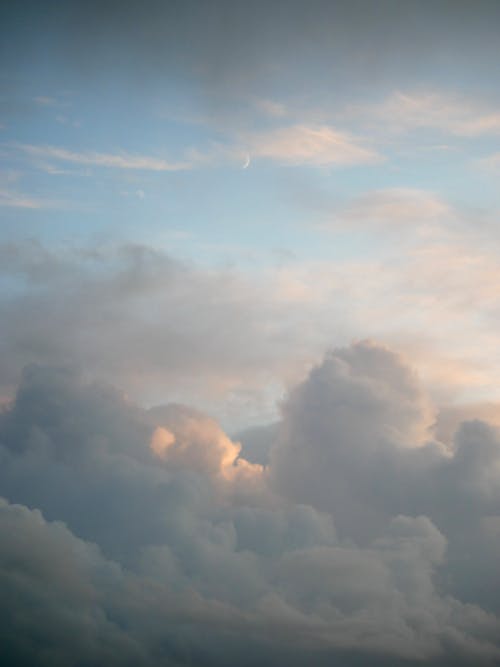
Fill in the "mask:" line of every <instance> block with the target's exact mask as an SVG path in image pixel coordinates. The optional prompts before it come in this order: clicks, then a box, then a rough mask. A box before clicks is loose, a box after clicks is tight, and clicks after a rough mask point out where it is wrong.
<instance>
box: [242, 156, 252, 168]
mask: <svg viewBox="0 0 500 667" xmlns="http://www.w3.org/2000/svg"><path fill="white" fill-rule="evenodd" d="M249 164H250V155H249V154H248V153H247V156H246V159H245V163H244V164H243V165H242V167H241V168H242V169H248V165H249Z"/></svg>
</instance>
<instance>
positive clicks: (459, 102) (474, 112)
mask: <svg viewBox="0 0 500 667" xmlns="http://www.w3.org/2000/svg"><path fill="white" fill-rule="evenodd" d="M374 113H375V115H376V116H378V117H379V118H380V119H383V121H384V124H385V125H387V126H388V127H389V128H390V129H392V130H413V129H418V128H430V129H436V130H440V131H441V132H444V133H446V134H451V135H455V136H458V137H469V138H473V137H479V136H481V135H498V134H499V133H500V111H497V110H496V109H495V108H493V109H489V108H487V107H485V105H484V104H481V103H480V101H476V100H474V99H470V98H468V97H464V96H460V95H452V94H446V93H441V92H427V93H426V92H423V93H422V92H416V93H402V92H395V93H393V94H392V95H391V96H390V97H389V98H388V99H387V100H385V101H384V102H383V103H382V104H381V105H380V106H379V107H377V108H376V109H375V110H374Z"/></svg>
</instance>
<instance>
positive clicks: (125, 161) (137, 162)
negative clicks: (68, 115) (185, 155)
mask: <svg viewBox="0 0 500 667" xmlns="http://www.w3.org/2000/svg"><path fill="white" fill-rule="evenodd" d="M19 149H20V150H22V151H23V152H24V153H26V154H28V155H29V156H31V157H33V158H40V159H42V160H57V161H59V162H69V163H70V164H78V165H84V166H90V167H105V168H109V169H136V170H141V171H181V170H184V169H190V167H191V165H190V163H189V162H169V161H167V160H164V159H163V158H158V157H153V156H147V155H132V154H130V153H125V152H123V153H98V152H92V151H85V152H75V151H71V150H68V149H66V148H60V147H58V146H34V145H30V144H21V145H19Z"/></svg>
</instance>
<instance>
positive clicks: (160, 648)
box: [0, 343, 500, 667]
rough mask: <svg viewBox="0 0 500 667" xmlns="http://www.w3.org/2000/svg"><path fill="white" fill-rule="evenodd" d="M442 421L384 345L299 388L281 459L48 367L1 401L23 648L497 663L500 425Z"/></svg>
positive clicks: (356, 352) (14, 648)
mask: <svg viewBox="0 0 500 667" xmlns="http://www.w3.org/2000/svg"><path fill="white" fill-rule="evenodd" d="M433 422H434V411H433V408H432V406H431V405H430V402H429V400H428V398H427V397H426V396H425V394H424V392H423V391H422V389H421V387H420V386H419V382H418V379H417V377H416V376H415V374H414V373H413V371H412V370H411V369H409V368H408V367H407V366H406V364H405V362H404V361H403V360H402V359H401V358H400V357H399V356H398V355H396V354H394V353H392V352H391V351H390V350H388V349H386V348H383V347H380V346H378V345H375V344H374V343H359V344H356V345H353V346H351V347H349V348H344V349H337V350H334V351H332V352H331V353H329V354H328V355H327V357H326V358H325V360H324V362H323V363H322V364H320V365H319V366H318V367H316V368H315V369H313V370H312V371H311V373H310V375H309V376H308V377H307V378H306V379H305V380H304V381H303V382H302V383H301V384H299V385H298V386H297V387H296V388H295V389H293V390H292V391H291V393H290V395H289V397H288V398H287V400H286V401H285V403H284V405H283V414H282V418H281V420H280V422H279V424H278V425H277V426H276V427H275V428H274V429H271V430H269V431H268V433H269V435H270V437H271V438H272V439H273V441H272V442H271V443H270V447H271V455H270V463H269V465H268V466H267V467H266V468H262V466H260V465H252V464H250V463H249V462H248V461H246V460H245V459H244V458H243V456H244V450H243V453H242V450H241V448H240V446H239V445H238V444H237V443H236V442H234V441H233V440H232V439H231V438H229V437H228V436H227V435H226V434H225V433H224V432H223V431H222V430H221V429H220V427H219V426H218V425H217V423H216V422H215V421H214V420H213V419H211V418H209V417H207V416H206V415H204V414H202V413H200V412H199V411H197V410H195V409H193V408H188V407H185V406H181V405H167V406H160V407H157V408H154V409H152V410H144V409H142V408H140V407H139V406H137V405H134V404H132V403H131V402H130V401H128V400H127V399H126V398H125V397H123V396H122V395H121V394H120V393H119V392H118V391H116V390H115V389H113V388H111V387H109V386H104V385H102V384H98V383H89V382H88V381H85V380H84V379H82V378H81V377H79V376H78V375H76V374H75V373H74V372H73V371H69V370H66V369H63V368H59V369H57V368H52V369H51V368H42V367H38V366H31V367H29V368H27V369H26V370H25V372H24V375H23V378H22V382H21V385H20V387H19V389H18V392H17V395H16V398H15V400H14V401H13V402H12V403H11V404H10V405H9V406H7V407H6V409H5V410H4V412H3V414H2V415H1V417H0V456H1V463H2V465H1V467H0V493H1V494H2V495H3V496H4V498H5V500H2V501H1V503H0V535H1V539H0V545H1V546H0V587H1V591H2V595H1V596H0V611H1V614H2V618H4V619H5V621H4V623H3V625H2V630H1V632H2V638H3V639H2V643H3V644H4V646H6V647H7V651H8V653H7V655H8V656H9V660H10V663H9V664H13V665H14V664H16V665H17V664H26V663H28V662H29V661H33V660H36V662H37V664H42V665H47V666H50V665H53V664H62V665H66V664H67V665H71V664H76V663H75V655H76V654H77V655H78V660H80V661H81V660H85V661H86V662H88V663H89V664H103V662H106V663H107V664H108V663H109V664H112V665H117V666H120V665H127V664H136V665H147V666H151V667H154V666H155V665H159V664H163V665H165V664H166V665H170V664H171V665H187V664H193V661H194V664H204V665H205V664H206V665H210V664H218V665H230V664H254V663H255V661H256V660H258V661H259V662H260V663H261V664H264V665H267V664H276V663H282V662H283V661H285V662H287V664H292V665H295V664H297V665H299V664H304V663H305V662H308V663H309V664H311V662H312V663H314V664H318V665H323V664H325V665H326V664H329V665H332V664H334V665H336V664H339V665H340V664H342V665H346V664H347V665H353V666H354V665H357V666H363V665H368V664H369V665H373V664H374V662H375V664H378V662H377V661H379V662H380V664H385V665H394V666H396V665H400V664H401V661H403V662H404V663H405V664H409V665H411V664H422V661H424V662H425V663H426V664H430V665H436V666H437V665H445V664H449V663H453V662H455V663H456V664H464V665H482V664H485V665H488V664H490V665H493V664H497V663H498V661H499V660H500V645H499V643H498V637H499V636H500V633H499V630H500V618H499V617H498V614H500V608H499V607H498V600H497V599H496V597H495V595H494V593H493V591H494V589H495V586H496V583H495V582H496V581H497V579H498V572H497V568H496V563H497V558H498V556H499V553H500V552H499V549H500V542H499V532H498V525H500V438H499V435H498V433H497V432H496V431H495V429H494V428H493V427H492V426H488V425H487V424H486V423H483V422H467V423H464V424H463V425H462V426H460V428H459V430H458V432H457V434H456V436H455V438H454V440H453V443H452V444H451V445H449V446H445V445H443V444H441V443H439V442H437V441H435V440H433ZM464 512H465V514H464ZM68 637H72V640H71V642H70V641H69V639H68ZM75 642H76V643H75Z"/></svg>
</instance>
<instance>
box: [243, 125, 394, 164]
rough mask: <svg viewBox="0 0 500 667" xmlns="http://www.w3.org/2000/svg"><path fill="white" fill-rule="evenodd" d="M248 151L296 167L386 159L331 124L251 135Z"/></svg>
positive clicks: (371, 162)
mask: <svg viewBox="0 0 500 667" xmlns="http://www.w3.org/2000/svg"><path fill="white" fill-rule="evenodd" d="M246 141H247V147H248V152H249V153H250V155H251V156H252V158H254V157H260V158H266V159H270V160H274V161H276V162H279V163H282V164H288V165H292V166H299V165H306V166H313V167H322V166H327V165H345V166H349V165H356V164H373V163H377V162H379V161H380V160H381V159H382V158H381V156H380V155H378V154H377V153H376V152H375V151H373V150H371V149H369V148H366V147H364V146H362V145H361V143H360V142H359V141H358V140H357V139H356V138H354V137H351V136H350V135H349V134H347V133H344V132H339V131H338V130H336V129H334V128H332V127H330V126H328V125H315V126H310V125H293V126H289V127H282V128H277V129H273V130H268V131H264V132H258V133H255V134H253V135H249V136H248V137H247V138H246Z"/></svg>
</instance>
